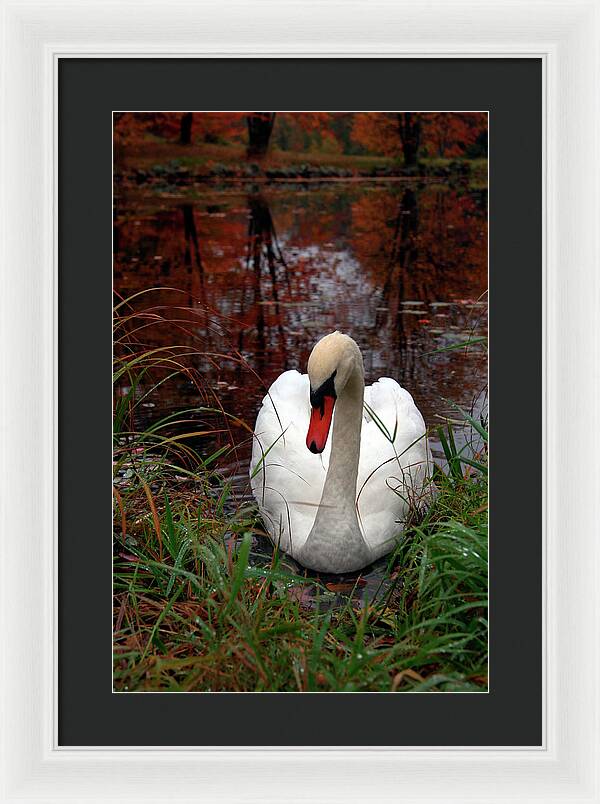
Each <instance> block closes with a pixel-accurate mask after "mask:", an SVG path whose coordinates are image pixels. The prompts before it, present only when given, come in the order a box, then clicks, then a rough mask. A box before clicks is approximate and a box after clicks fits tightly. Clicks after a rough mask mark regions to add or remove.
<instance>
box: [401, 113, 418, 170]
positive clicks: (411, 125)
mask: <svg viewBox="0 0 600 804" xmlns="http://www.w3.org/2000/svg"><path fill="white" fill-rule="evenodd" d="M398 133H399V134H400V141H401V142H402V153H403V154H404V167H414V166H415V165H416V164H417V162H418V159H419V146H420V145H421V115H420V114H419V113H418V112H398Z"/></svg>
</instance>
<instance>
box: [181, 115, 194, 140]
mask: <svg viewBox="0 0 600 804" xmlns="http://www.w3.org/2000/svg"><path fill="white" fill-rule="evenodd" d="M193 121H194V114H193V112H185V114H182V115H181V123H180V133H179V142H180V143H181V145H190V144H191V142H192V123H193Z"/></svg>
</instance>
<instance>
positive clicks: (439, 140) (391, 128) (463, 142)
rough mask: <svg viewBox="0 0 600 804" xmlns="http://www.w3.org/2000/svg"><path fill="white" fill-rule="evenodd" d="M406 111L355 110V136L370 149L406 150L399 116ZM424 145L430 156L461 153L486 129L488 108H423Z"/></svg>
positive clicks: (396, 153)
mask: <svg viewBox="0 0 600 804" xmlns="http://www.w3.org/2000/svg"><path fill="white" fill-rule="evenodd" d="M406 114H407V113H405V112H362V113H358V114H355V116H354V124H353V129H352V133H353V137H354V139H355V140H356V141H357V142H359V143H360V144H361V145H363V146H364V147H365V148H367V149H368V150H370V151H374V152H377V153H381V154H384V155H386V156H399V155H400V154H401V153H402V141H401V138H400V130H399V119H400V118H401V116H403V115H406ZM413 117H415V118H419V119H420V122H421V147H422V148H423V149H425V150H426V151H427V153H428V154H429V155H430V156H460V155H461V154H463V153H464V152H465V149H466V148H467V147H468V146H469V145H472V144H473V143H474V142H475V141H476V140H477V138H478V137H479V135H480V134H481V132H483V131H485V130H486V125H487V115H486V114H485V112H419V113H413Z"/></svg>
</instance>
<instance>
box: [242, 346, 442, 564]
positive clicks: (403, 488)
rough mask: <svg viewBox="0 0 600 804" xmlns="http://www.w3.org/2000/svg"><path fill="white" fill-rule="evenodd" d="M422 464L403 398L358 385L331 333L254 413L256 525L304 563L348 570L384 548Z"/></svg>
mask: <svg viewBox="0 0 600 804" xmlns="http://www.w3.org/2000/svg"><path fill="white" fill-rule="evenodd" d="M363 400H364V404H363ZM311 408H312V411H311ZM334 408H335V413H334ZM332 420H333V432H332V437H331V439H328V435H329V428H330V425H331V422H332ZM429 467H430V454H429V449H428V446H427V443H426V438H425V423H424V421H423V417H422V416H421V414H420V412H419V410H418V409H417V407H416V405H415V403H414V402H413V399H412V397H411V395H410V394H409V393H408V391H405V390H404V388H401V387H400V386H399V385H398V383H397V382H396V381H395V380H391V379H389V378H388V377H382V378H381V379H380V380H378V381H377V382H375V383H374V384H373V385H371V386H369V387H367V388H365V383H364V368H363V359H362V355H361V352H360V349H359V348H358V346H357V344H356V343H355V342H354V341H353V340H352V338H350V337H349V336H348V335H342V334H341V333H340V332H333V333H331V334H330V335H326V336H325V337H324V338H322V339H321V340H320V341H318V343H317V344H316V345H315V347H314V348H313V350H312V352H311V355H310V357H309V360H308V374H300V373H299V372H297V371H295V370H294V371H286V372H284V373H283V374H281V375H280V376H279V377H278V378H277V379H276V380H275V382H274V383H273V385H272V386H271V388H270V389H269V393H268V394H267V396H265V398H264V399H263V402H262V407H261V409H260V411H259V413H258V417H257V419H256V427H255V437H254V444H253V450H252V460H251V462H250V478H251V485H252V490H253V492H254V496H255V497H256V500H257V502H258V507H259V510H260V513H261V515H262V518H263V522H264V524H265V527H266V529H267V531H268V533H269V536H270V538H271V539H272V541H273V542H274V543H275V544H279V546H280V548H281V549H282V550H284V551H285V552H286V553H289V554H290V555H291V556H292V557H293V558H295V559H296V560H297V561H299V562H300V563H301V564H303V565H304V566H305V567H308V568H309V569H313V570H318V571H320V572H336V573H339V572H352V571H354V570H358V569H361V568H362V567H364V566H366V565H367V564H370V563H371V562H372V561H374V560H375V559H377V558H379V557H380V556H382V555H385V554H386V553H388V552H390V550H392V549H393V548H394V546H395V544H396V542H397V538H398V536H399V535H400V533H401V532H402V526H403V522H404V520H405V517H406V514H407V511H408V507H409V503H410V501H411V500H412V499H413V498H414V497H415V496H417V497H420V496H421V495H425V494H427V489H428V485H429V481H428V477H429V471H428V469H429ZM357 496H358V500H357Z"/></svg>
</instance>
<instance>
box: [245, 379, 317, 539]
mask: <svg viewBox="0 0 600 804" xmlns="http://www.w3.org/2000/svg"><path fill="white" fill-rule="evenodd" d="M309 419H310V402H309V381H308V376H307V375H306V374H300V373H299V372H297V371H286V372H284V373H283V374H281V375H280V376H279V377H278V378H277V380H275V382H274V383H273V385H272V386H271V387H270V388H269V393H268V394H267V395H266V396H265V398H264V399H263V402H262V407H261V409H260V411H259V413H258V417H257V419H256V426H255V431H254V443H253V448H252V460H251V462H250V482H251V485H252V490H253V492H254V496H255V497H256V499H257V501H258V505H259V508H260V511H261V514H262V516H263V519H264V522H265V526H266V527H267V529H268V530H269V533H270V535H271V538H272V539H273V540H274V541H275V542H276V543H279V544H280V545H281V547H282V548H283V549H284V550H286V551H287V552H291V553H292V554H293V553H294V552H295V551H296V550H297V549H299V547H300V546H301V545H302V544H304V542H305V541H306V537H307V536H308V533H309V532H310V529H311V527H312V524H313V522H314V519H315V515H316V512H317V507H318V505H319V501H320V499H321V494H322V491H323V484H324V482H325V475H326V473H327V467H328V465H329V454H330V452H331V447H330V445H328V446H327V447H326V449H325V451H324V452H323V453H322V454H321V455H313V454H312V453H311V452H310V451H309V450H308V449H307V447H306V433H307V430H308V423H309Z"/></svg>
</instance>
